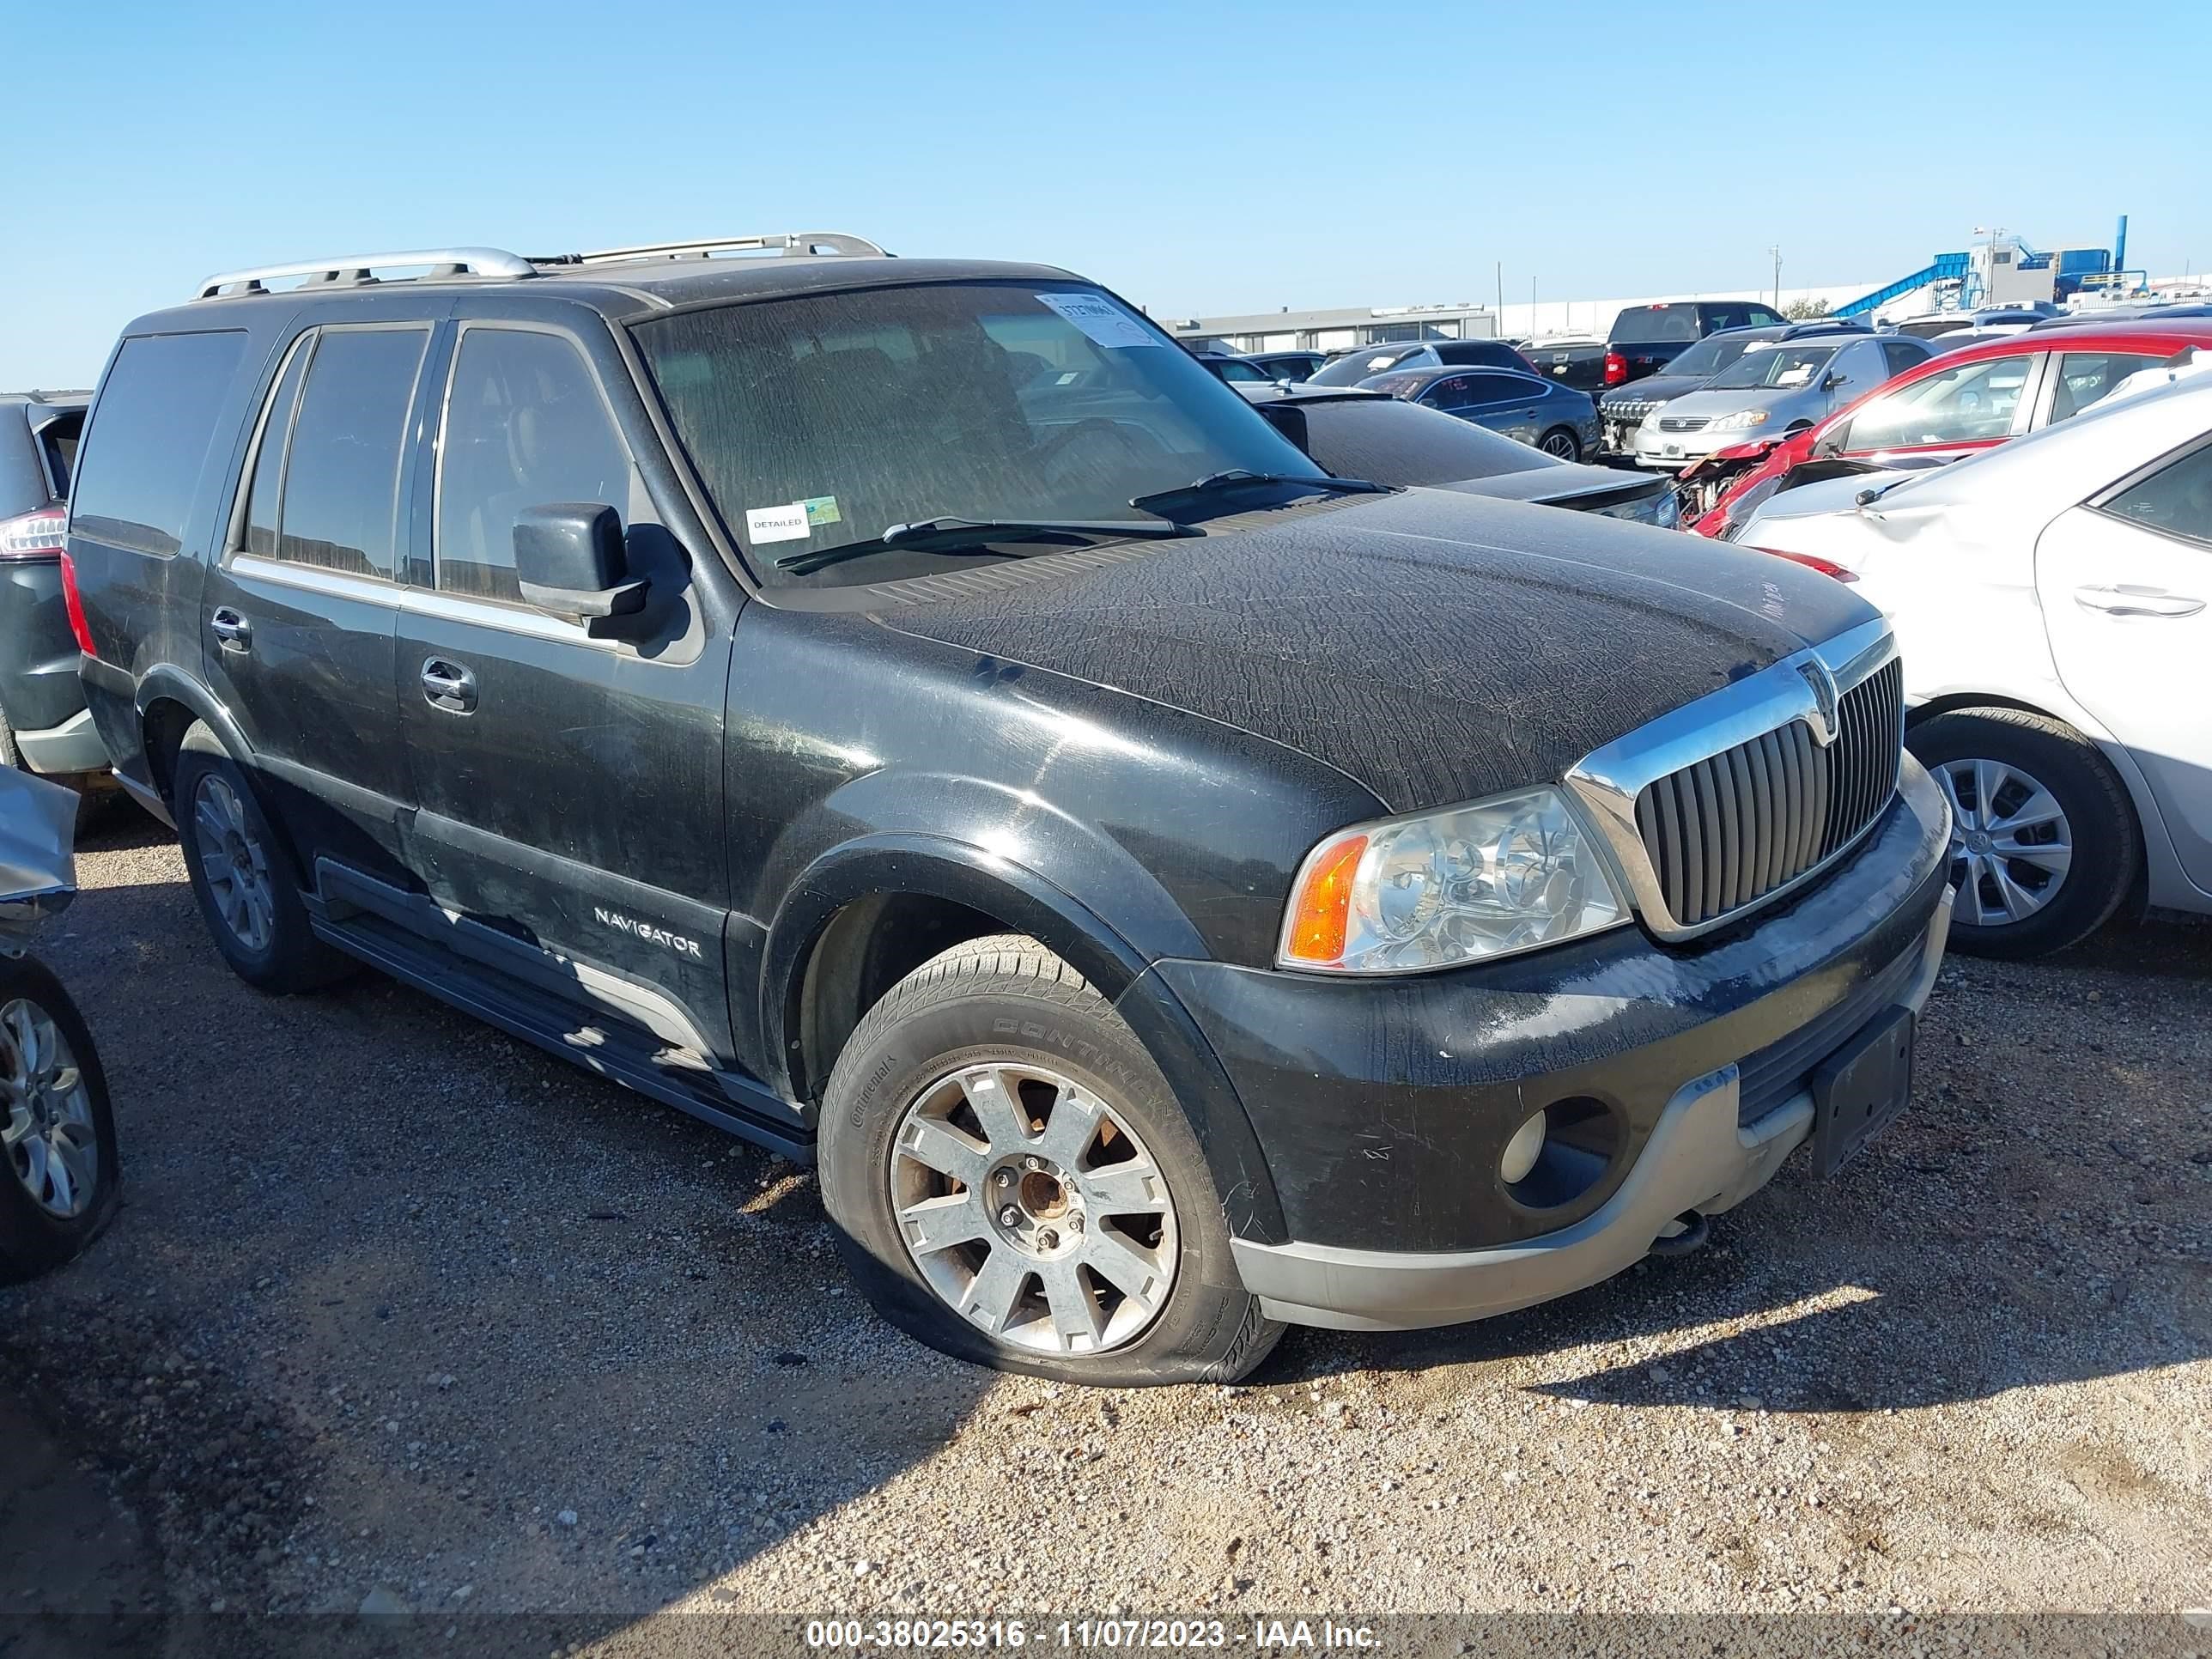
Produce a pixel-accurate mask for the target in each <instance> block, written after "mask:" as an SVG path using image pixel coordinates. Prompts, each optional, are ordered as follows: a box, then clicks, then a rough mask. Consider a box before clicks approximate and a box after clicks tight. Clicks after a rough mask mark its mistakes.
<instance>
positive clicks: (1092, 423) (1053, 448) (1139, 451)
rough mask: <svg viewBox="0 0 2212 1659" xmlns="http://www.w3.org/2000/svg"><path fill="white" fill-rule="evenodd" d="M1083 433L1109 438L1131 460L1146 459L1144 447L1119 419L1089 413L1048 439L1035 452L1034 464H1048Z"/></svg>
mask: <svg viewBox="0 0 2212 1659" xmlns="http://www.w3.org/2000/svg"><path fill="white" fill-rule="evenodd" d="M1085 435H1091V436H1094V437H1095V436H1101V435H1103V436H1105V437H1109V438H1111V439H1112V440H1113V441H1115V443H1117V444H1119V445H1120V446H1121V451H1122V453H1124V454H1125V455H1127V457H1128V458H1129V459H1131V460H1133V461H1140V460H1143V459H1146V456H1145V452H1144V449H1143V448H1142V447H1140V446H1139V443H1138V441H1137V439H1136V437H1135V435H1133V434H1132V433H1131V432H1129V431H1128V429H1127V428H1125V427H1123V426H1122V424H1121V422H1119V421H1109V420H1108V419H1107V418H1106V417H1105V416H1103V415H1090V416H1085V417H1084V418H1083V419H1082V420H1079V421H1078V422H1075V424H1074V425H1073V426H1071V427H1069V428H1067V430H1066V431H1065V432H1062V433H1060V434H1059V435H1057V436H1055V437H1054V438H1052V439H1050V440H1049V441H1047V442H1046V443H1045V444H1044V446H1043V447H1042V448H1040V449H1039V450H1038V451H1037V452H1036V457H1035V460H1036V465H1039V466H1048V465H1051V464H1052V463H1053V462H1054V461H1056V460H1058V459H1060V453H1061V452H1062V451H1063V450H1066V449H1067V448H1069V447H1071V446H1073V444H1074V443H1075V441H1076V440H1078V439H1079V438H1081V437H1083V436H1085Z"/></svg>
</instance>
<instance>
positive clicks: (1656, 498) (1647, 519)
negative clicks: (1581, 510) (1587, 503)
mask: <svg viewBox="0 0 2212 1659" xmlns="http://www.w3.org/2000/svg"><path fill="white" fill-rule="evenodd" d="M1590 515H1591V516H1592V517H1593V518H1599V519H1626V520H1629V521H1630V522H1631V523H1633V524H1649V525H1656V526H1658V527H1659V528H1660V529H1662V530H1679V529H1680V528H1681V527H1682V501H1681V497H1680V496H1679V495H1676V494H1675V493H1674V489H1672V488H1671V487H1670V488H1668V489H1654V490H1650V491H1648V492H1646V493H1645V494H1644V495H1638V496H1637V497H1636V498H1635V499H1634V500H1632V501H1615V502H1614V503H1613V505H1612V506H1611V507H1593V508H1591V509H1590Z"/></svg>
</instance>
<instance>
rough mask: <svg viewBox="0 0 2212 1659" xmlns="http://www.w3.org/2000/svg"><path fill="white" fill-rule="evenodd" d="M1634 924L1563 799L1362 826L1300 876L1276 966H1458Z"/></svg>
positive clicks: (1339, 969)
mask: <svg viewBox="0 0 2212 1659" xmlns="http://www.w3.org/2000/svg"><path fill="white" fill-rule="evenodd" d="M1627 918H1628V913H1627V909H1626V907H1625V906H1624V905H1623V904H1622V903H1621V902H1620V899H1619V897H1618V896H1615V894H1614V892H1613V884H1612V882H1611V881H1610V880H1608V879H1607V876H1606V873H1605V868H1604V866H1603V864H1602V862H1601V859H1600V855H1599V854H1598V850H1597V844H1596V842H1595V840H1594V839H1593V837H1592V836H1590V834H1589V831H1588V830H1586V829H1583V825H1582V822H1581V820H1580V819H1579V818H1577V817H1576V816H1575V814H1574V812H1573V811H1572V809H1571V808H1570V807H1569V806H1568V805H1567V802H1566V798H1565V796H1564V795H1562V794H1560V793H1559V791H1558V790H1556V789H1529V790H1524V791H1522V792H1521V793H1517V794H1511V795H1500V796H1498V797H1497V798H1496V799H1492V800H1486V801H1478V802H1476V803H1475V804H1474V805H1470V806H1455V807H1449V808H1447V809H1445V810H1444V811H1440V812H1423V813H1418V814H1416V815H1414V816H1413V817H1403V818H1388V819H1384V820H1383V821H1382V822H1380V823H1362V824H1354V825H1352V827H1351V828H1350V829H1341V830H1339V831H1338V832H1337V833H1336V834H1335V835H1334V836H1329V837H1328V839H1327V840H1326V841H1324V842H1322V843H1321V845H1320V846H1318V847H1316V848H1314V849H1313V851H1312V852H1310V853H1309V854H1306V858H1305V862H1304V863H1303V864H1302V865H1300V866H1298V873H1297V880H1296V881H1294V882H1293V883H1292V884H1291V902H1290V904H1289V907H1288V908H1287V909H1286V910H1285V914H1284V916H1283V934H1282V939H1281V942H1280V944H1279V945H1278V946H1277V949H1276V956H1275V959H1276V962H1277V963H1278V964H1279V966H1282V967H1285V968H1304V969H1315V970H1318V971H1321V972H1325V973H1334V974H1405V973H1417V972H1419V971H1421V970H1423V969H1431V968H1450V967H1455V966H1456V965H1458V964H1460V963H1468V962H1480V961H1483V960H1485V959H1486V958H1488V957H1502V956H1508V955H1510V954H1512V953H1513V952H1515V951H1529V950H1534V949H1535V948H1536V947H1538V946H1539V945H1554V944H1557V943H1559V941H1560V940H1562V939H1572V938H1574V937H1576V936H1577V934H1582V933H1595V932H1597V931H1598V930H1599V929H1600V928H1603V927H1613V926H1614V925H1615V924H1616V923H1619V922H1621V921H1626V920H1627Z"/></svg>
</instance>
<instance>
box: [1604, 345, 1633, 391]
mask: <svg viewBox="0 0 2212 1659" xmlns="http://www.w3.org/2000/svg"><path fill="white" fill-rule="evenodd" d="M1605 383H1606V384H1607V386H1626V385H1627V384H1628V359H1627V358H1626V357H1624V356H1621V355H1620V353H1619V352H1618V351H1608V352H1607V353H1606V354H1605Z"/></svg>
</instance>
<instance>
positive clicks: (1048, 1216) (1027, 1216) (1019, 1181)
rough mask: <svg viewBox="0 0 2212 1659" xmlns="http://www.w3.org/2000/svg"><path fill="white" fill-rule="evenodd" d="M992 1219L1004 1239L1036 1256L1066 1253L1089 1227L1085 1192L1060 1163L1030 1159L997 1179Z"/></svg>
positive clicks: (1005, 1170) (1004, 1170)
mask: <svg viewBox="0 0 2212 1659" xmlns="http://www.w3.org/2000/svg"><path fill="white" fill-rule="evenodd" d="M990 1192H991V1218H992V1220H993V1221H994V1223H996V1224H997V1226H998V1231H999V1234H1000V1237H1002V1238H1004V1239H1006V1242H1007V1243H1011V1244H1012V1245H1013V1246H1015V1248H1017V1249H1020V1250H1022V1251H1024V1253H1025V1254H1027V1255H1036V1256H1054V1255H1066V1253H1067V1252H1069V1251H1070V1250H1072V1249H1074V1248H1076V1246H1077V1244H1078V1243H1079V1241H1080V1240H1081V1238H1082V1237H1083V1231H1084V1227H1085V1218H1084V1214H1083V1202H1082V1197H1081V1194H1079V1193H1078V1192H1077V1191H1076V1189H1075V1185H1074V1182H1073V1181H1071V1180H1070V1179H1069V1177H1068V1176H1067V1173H1066V1171H1065V1170H1061V1169H1060V1167H1059V1166H1058V1165H1057V1164H1053V1163H1050V1162H1048V1160H1046V1159H1044V1158H1037V1157H1035V1156H1030V1157H1027V1158H1022V1159H1020V1160H1019V1161H1018V1162H1015V1163H1010V1164H1005V1165H1002V1166H1001V1167H1000V1170H999V1171H998V1172H997V1174H995V1175H994V1176H993V1177H992V1179H991V1187H990Z"/></svg>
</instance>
